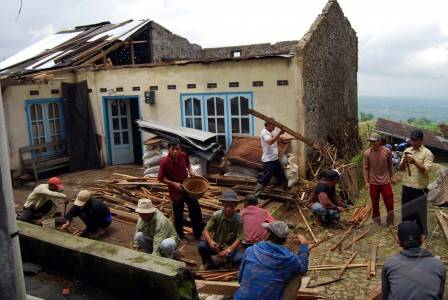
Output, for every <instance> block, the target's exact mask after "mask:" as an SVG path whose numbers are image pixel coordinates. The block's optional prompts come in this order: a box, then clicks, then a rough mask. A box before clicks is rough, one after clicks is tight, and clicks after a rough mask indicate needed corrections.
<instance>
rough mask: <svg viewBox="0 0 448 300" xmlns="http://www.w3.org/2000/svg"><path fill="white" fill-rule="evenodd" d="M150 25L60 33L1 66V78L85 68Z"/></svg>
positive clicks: (133, 23) (132, 23)
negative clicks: (71, 67) (85, 64)
mask: <svg viewBox="0 0 448 300" xmlns="http://www.w3.org/2000/svg"><path fill="white" fill-rule="evenodd" d="M149 21H150V20H147V19H144V20H137V21H134V20H128V21H125V22H122V23H119V24H110V22H103V23H98V24H91V25H84V26H78V27H75V28H74V29H72V30H65V31H60V32H58V33H55V34H52V35H50V36H48V37H46V38H44V39H43V40H41V41H39V42H37V43H34V44H32V45H31V46H29V47H27V48H25V49H23V50H22V51H20V52H18V53H17V54H15V55H13V56H12V57H9V58H7V59H6V60H4V61H2V62H0V75H13V74H21V75H22V74H26V73H32V72H36V71H42V70H47V69H53V68H60V67H67V66H78V65H81V64H84V63H86V62H88V61H89V60H90V59H92V58H95V57H96V56H97V55H98V53H100V52H101V51H102V50H104V49H110V47H112V46H113V45H114V44H117V42H118V43H120V42H121V43H122V42H124V41H126V40H128V39H129V38H130V37H132V36H133V35H135V34H136V33H138V32H139V30H140V29H141V28H142V27H144V26H145V25H146V24H148V23H149ZM121 43H120V44H121Z"/></svg>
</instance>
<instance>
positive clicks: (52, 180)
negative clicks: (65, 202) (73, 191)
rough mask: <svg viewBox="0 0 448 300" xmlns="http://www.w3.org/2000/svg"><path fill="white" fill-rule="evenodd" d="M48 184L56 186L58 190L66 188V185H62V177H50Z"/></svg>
mask: <svg viewBox="0 0 448 300" xmlns="http://www.w3.org/2000/svg"><path fill="white" fill-rule="evenodd" d="M48 184H51V185H54V186H56V187H57V189H58V191H60V190H63V189H64V186H63V185H62V181H61V179H59V177H51V178H50V179H48Z"/></svg>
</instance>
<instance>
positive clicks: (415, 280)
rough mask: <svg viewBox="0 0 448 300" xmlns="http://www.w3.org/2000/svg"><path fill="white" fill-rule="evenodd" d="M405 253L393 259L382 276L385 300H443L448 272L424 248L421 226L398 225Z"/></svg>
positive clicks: (389, 261) (400, 240)
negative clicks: (447, 273) (422, 246)
mask: <svg viewBox="0 0 448 300" xmlns="http://www.w3.org/2000/svg"><path fill="white" fill-rule="evenodd" d="M398 239H399V245H400V247H401V248H403V250H401V251H400V253H398V254H396V255H394V256H392V257H390V258H389V259H387V260H386V262H385V263H384V265H383V271H382V272H381V289H382V292H381V299H383V300H387V299H394V300H408V299H440V300H441V299H443V292H444V287H445V280H446V274H445V272H446V268H445V266H444V265H443V263H442V262H441V261H440V260H439V259H437V258H435V257H434V256H433V255H432V254H431V252H429V251H428V250H426V249H423V248H421V247H420V245H421V244H422V241H423V239H422V235H421V231H420V228H419V226H418V225H417V224H415V223H414V222H411V221H405V222H403V223H400V224H398Z"/></svg>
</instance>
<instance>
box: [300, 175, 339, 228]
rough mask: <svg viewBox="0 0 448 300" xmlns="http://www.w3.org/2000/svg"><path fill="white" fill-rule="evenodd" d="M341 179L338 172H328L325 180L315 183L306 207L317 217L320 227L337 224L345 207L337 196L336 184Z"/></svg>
mask: <svg viewBox="0 0 448 300" xmlns="http://www.w3.org/2000/svg"><path fill="white" fill-rule="evenodd" d="M340 178H341V174H340V173H339V171H338V170H328V171H327V172H326V173H325V179H324V180H322V181H319V182H318V183H317V186H316V189H315V190H314V193H313V195H312V196H311V198H310V200H309V202H308V207H309V209H310V210H311V212H312V213H313V214H314V215H315V216H316V217H317V220H318V222H319V223H321V225H324V226H326V225H331V224H336V223H338V222H339V219H340V212H342V211H344V210H345V208H346V207H347V204H345V203H344V202H343V201H342V200H341V199H340V198H339V197H338V196H337V195H336V184H337V183H338V181H339V180H340Z"/></svg>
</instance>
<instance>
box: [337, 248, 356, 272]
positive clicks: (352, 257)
mask: <svg viewBox="0 0 448 300" xmlns="http://www.w3.org/2000/svg"><path fill="white" fill-rule="evenodd" d="M356 254H358V253H357V252H353V253H352V256H350V258H349V259H348V260H347V262H346V263H345V265H344V266H343V267H342V268H341V270H340V271H339V273H338V278H341V277H342V275H344V272H345V270H347V267H348V265H349V264H350V263H351V262H352V260H353V259H354V258H355V256H356Z"/></svg>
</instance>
